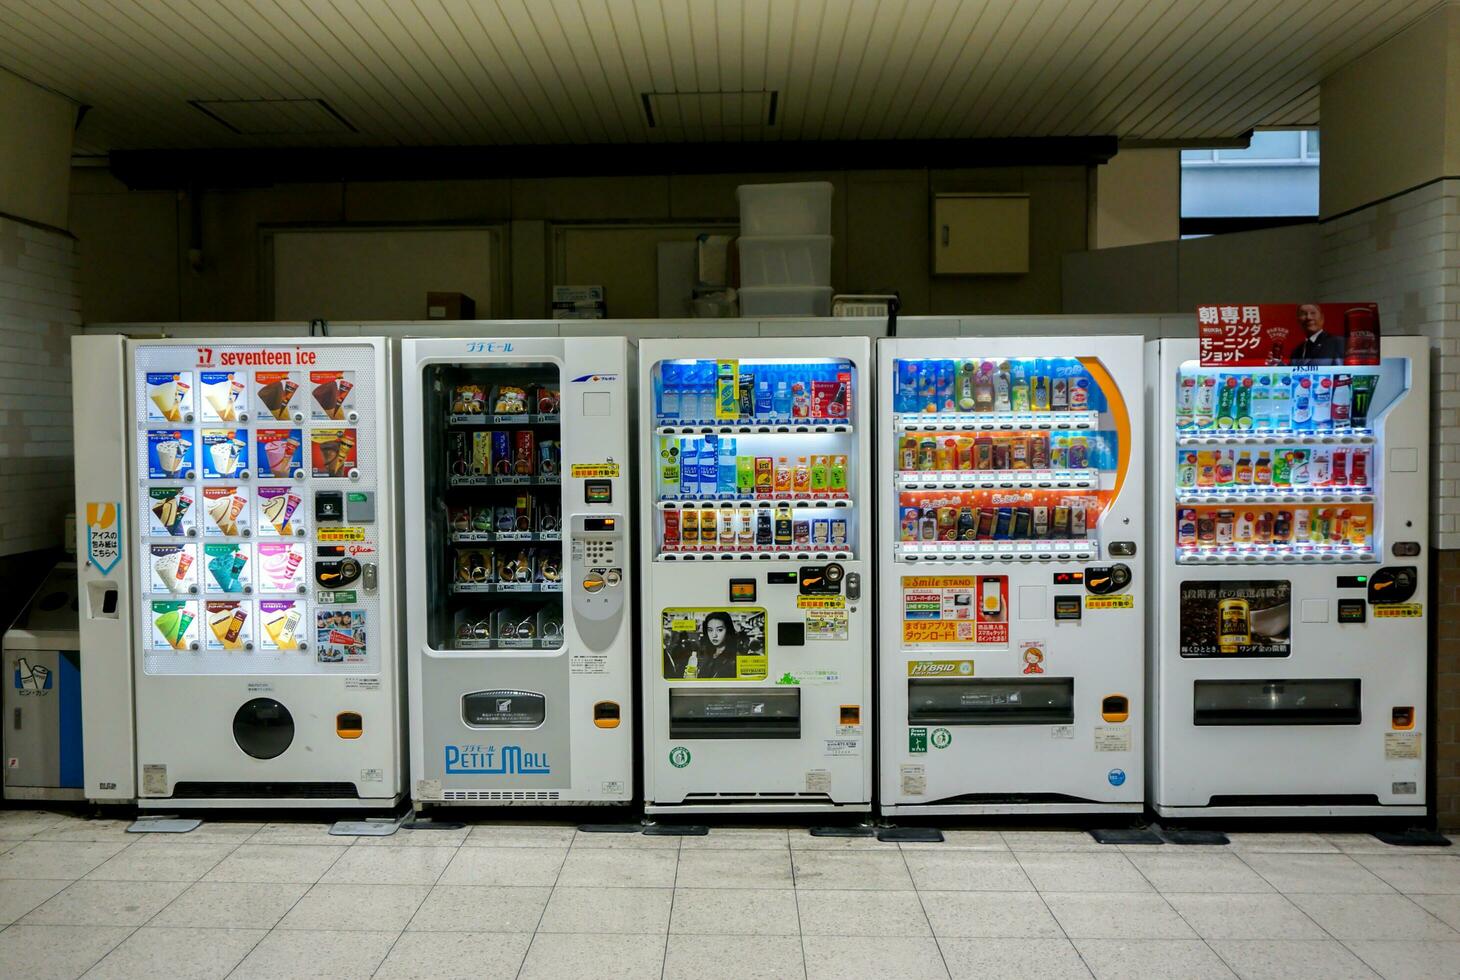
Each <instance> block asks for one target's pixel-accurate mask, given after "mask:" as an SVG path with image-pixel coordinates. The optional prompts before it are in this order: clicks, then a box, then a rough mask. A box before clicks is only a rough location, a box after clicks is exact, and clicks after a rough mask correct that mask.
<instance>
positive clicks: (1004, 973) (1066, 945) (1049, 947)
mask: <svg viewBox="0 0 1460 980" xmlns="http://www.w3.org/2000/svg"><path fill="white" fill-rule="evenodd" d="M938 948H939V949H941V950H942V952H943V959H944V961H945V962H946V963H947V965H948V972H949V973H950V974H951V975H952V977H953V980H987V978H990V977H998V978H1000V980H1090V971H1089V970H1087V969H1086V968H1085V964H1084V963H1083V962H1082V961H1081V960H1080V954H1079V953H1077V952H1075V947H1074V946H1072V945H1071V944H1070V941H1069V940H1068V939H1007V938H1005V939H939V940H938Z"/></svg>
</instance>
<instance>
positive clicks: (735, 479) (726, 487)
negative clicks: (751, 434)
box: [715, 439, 739, 497]
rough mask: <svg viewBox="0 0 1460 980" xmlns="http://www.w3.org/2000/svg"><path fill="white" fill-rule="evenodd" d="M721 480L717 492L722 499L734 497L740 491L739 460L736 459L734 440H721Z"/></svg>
mask: <svg viewBox="0 0 1460 980" xmlns="http://www.w3.org/2000/svg"><path fill="white" fill-rule="evenodd" d="M719 457H720V465H719V473H720V478H719V481H718V485H717V486H716V488H715V489H716V492H717V493H718V494H719V495H720V496H722V497H733V496H735V494H736V492H737V491H738V489H739V476H738V473H737V468H738V465H739V463H738V460H737V457H736V441H735V440H734V439H721V440H720V453H719Z"/></svg>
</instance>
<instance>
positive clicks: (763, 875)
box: [675, 849, 791, 888]
mask: <svg viewBox="0 0 1460 980" xmlns="http://www.w3.org/2000/svg"><path fill="white" fill-rule="evenodd" d="M675 883H676V884H677V885H683V886H685V887H686V888H790V887H791V852H790V851H789V850H785V849H778V850H771V851H757V850H745V851H732V850H724V849H719V850H694V851H684V850H682V851H680V852H679V877H678V878H676V879H675Z"/></svg>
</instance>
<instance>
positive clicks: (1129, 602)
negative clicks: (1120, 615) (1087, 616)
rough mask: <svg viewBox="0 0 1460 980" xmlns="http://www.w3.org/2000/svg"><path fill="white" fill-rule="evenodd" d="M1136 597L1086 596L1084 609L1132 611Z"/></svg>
mask: <svg viewBox="0 0 1460 980" xmlns="http://www.w3.org/2000/svg"><path fill="white" fill-rule="evenodd" d="M1135 605H1136V597H1135V596H1130V595H1087V596H1086V597H1085V608H1086V609H1134V608H1135Z"/></svg>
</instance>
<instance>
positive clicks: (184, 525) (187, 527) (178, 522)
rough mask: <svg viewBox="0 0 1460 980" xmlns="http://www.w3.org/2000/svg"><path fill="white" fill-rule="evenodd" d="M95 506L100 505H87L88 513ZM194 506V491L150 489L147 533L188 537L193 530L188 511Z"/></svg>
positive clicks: (187, 489) (175, 488)
mask: <svg viewBox="0 0 1460 980" xmlns="http://www.w3.org/2000/svg"><path fill="white" fill-rule="evenodd" d="M93 506H99V505H94V504H87V505H86V508H87V513H90V512H91V508H92V507H93ZM105 506H108V507H110V506H112V505H111V504H106V505H105ZM192 506H193V491H192V490H191V489H190V488H188V487H148V488H147V533H148V534H152V535H162V534H167V535H171V536H172V537H176V538H180V537H184V536H186V535H187V534H188V532H189V531H192V530H193V528H192V526H191V523H192V522H191V520H190V519H189V518H188V511H189V510H191V509H192ZM113 523H115V520H114V521H113Z"/></svg>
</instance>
